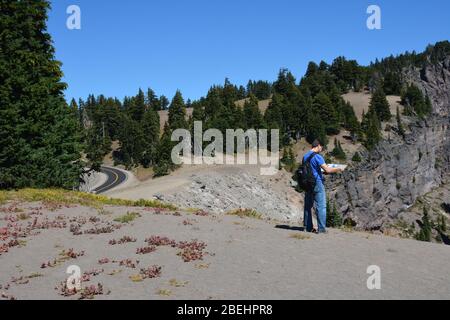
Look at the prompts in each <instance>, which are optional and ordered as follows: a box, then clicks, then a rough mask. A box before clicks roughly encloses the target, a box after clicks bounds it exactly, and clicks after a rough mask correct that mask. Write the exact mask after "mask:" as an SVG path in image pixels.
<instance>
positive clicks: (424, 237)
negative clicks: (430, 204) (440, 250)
mask: <svg viewBox="0 0 450 320" xmlns="http://www.w3.org/2000/svg"><path fill="white" fill-rule="evenodd" d="M431 229H432V227H431V222H430V217H429V215H428V209H427V208H426V207H424V208H423V217H422V224H421V226H420V232H419V233H418V234H417V235H416V239H417V240H419V241H424V242H431Z"/></svg>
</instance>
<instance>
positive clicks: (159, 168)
mask: <svg viewBox="0 0 450 320" xmlns="http://www.w3.org/2000/svg"><path fill="white" fill-rule="evenodd" d="M171 136H172V131H171V130H170V126H169V124H168V123H166V124H165V126H164V131H163V135H162V136H161V139H160V141H159V144H158V146H157V148H156V155H155V165H154V167H153V171H154V175H155V177H161V176H165V175H168V174H169V173H170V171H171V170H173V169H175V168H176V166H175V164H174V163H173V162H172V149H173V147H174V145H175V143H174V142H172V140H171Z"/></svg>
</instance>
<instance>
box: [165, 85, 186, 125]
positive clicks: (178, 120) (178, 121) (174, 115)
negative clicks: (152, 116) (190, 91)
mask: <svg viewBox="0 0 450 320" xmlns="http://www.w3.org/2000/svg"><path fill="white" fill-rule="evenodd" d="M169 126H170V129H171V130H176V129H187V127H188V124H187V121H186V105H185V104H184V99H183V96H182V95H181V92H180V91H177V92H176V94H175V96H174V97H173V99H172V103H171V104H170V107H169Z"/></svg>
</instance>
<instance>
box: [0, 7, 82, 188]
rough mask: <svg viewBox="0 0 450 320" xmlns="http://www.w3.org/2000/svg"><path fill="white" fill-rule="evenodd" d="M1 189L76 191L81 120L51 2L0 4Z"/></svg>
mask: <svg viewBox="0 0 450 320" xmlns="http://www.w3.org/2000/svg"><path fill="white" fill-rule="evenodd" d="M0 5H1V9H0V30H1V31H0V101H1V107H0V189H10V188H24V187H36V188H45V187H62V188H67V189H72V188H77V187H78V186H79V184H80V177H81V174H82V172H83V164H82V163H81V161H80V158H81V148H82V145H81V135H80V134H79V132H78V123H77V119H76V118H75V117H74V116H73V112H72V111H71V109H70V108H69V106H68V105H67V103H66V102H65V100H64V95H63V91H64V90H65V88H66V85H65V84H64V83H62V82H61V77H62V75H63V74H62V72H61V63H60V62H58V61H56V60H55V50H54V48H53V45H52V41H51V37H50V35H49V33H48V32H47V25H46V23H47V11H48V10H49V8H50V3H49V1H47V0H33V1H32V0H8V1H6V0H2V1H1V2H0Z"/></svg>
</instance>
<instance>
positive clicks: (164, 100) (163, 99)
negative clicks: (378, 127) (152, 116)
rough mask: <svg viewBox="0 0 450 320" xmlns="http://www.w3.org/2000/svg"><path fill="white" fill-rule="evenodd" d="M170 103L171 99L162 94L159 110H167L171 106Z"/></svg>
mask: <svg viewBox="0 0 450 320" xmlns="http://www.w3.org/2000/svg"><path fill="white" fill-rule="evenodd" d="M169 105H170V101H169V99H167V97H166V96H165V95H162V96H160V97H159V109H158V111H161V110H167V109H168V108H169Z"/></svg>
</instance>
